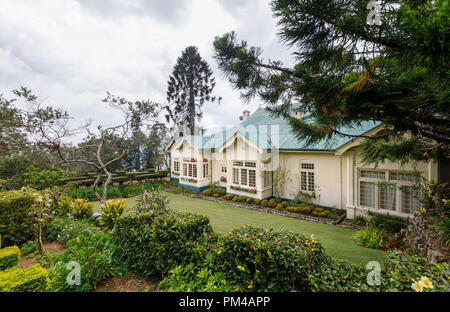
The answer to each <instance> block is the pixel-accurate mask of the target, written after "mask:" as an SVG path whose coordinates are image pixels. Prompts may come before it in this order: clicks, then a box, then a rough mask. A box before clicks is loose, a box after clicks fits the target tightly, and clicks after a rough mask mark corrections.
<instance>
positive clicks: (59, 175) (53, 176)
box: [23, 167, 70, 190]
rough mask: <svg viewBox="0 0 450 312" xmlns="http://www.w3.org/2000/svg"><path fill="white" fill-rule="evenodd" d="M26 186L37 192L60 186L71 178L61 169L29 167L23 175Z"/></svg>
mask: <svg viewBox="0 0 450 312" xmlns="http://www.w3.org/2000/svg"><path fill="white" fill-rule="evenodd" d="M23 176H24V183H25V185H27V186H29V187H31V188H34V189H36V190H43V189H46V188H49V187H52V186H56V185H60V184H61V182H62V181H63V180H64V179H65V178H67V177H68V176H70V174H67V173H66V172H65V171H64V170H63V169H61V168H52V169H39V168H36V167H29V168H28V169H27V172H25V173H24V174H23Z"/></svg>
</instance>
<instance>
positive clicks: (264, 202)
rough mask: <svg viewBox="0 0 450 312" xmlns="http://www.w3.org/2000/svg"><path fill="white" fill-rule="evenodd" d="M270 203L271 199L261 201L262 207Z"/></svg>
mask: <svg viewBox="0 0 450 312" xmlns="http://www.w3.org/2000/svg"><path fill="white" fill-rule="evenodd" d="M268 205H269V201H268V200H267V199H263V200H262V201H261V206H262V207H267V206H268Z"/></svg>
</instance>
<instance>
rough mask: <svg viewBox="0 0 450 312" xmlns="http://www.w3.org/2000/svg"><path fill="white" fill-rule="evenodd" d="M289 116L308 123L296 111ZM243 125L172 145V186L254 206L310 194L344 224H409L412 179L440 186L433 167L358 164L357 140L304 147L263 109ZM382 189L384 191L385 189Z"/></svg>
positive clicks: (371, 130)
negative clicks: (342, 213)
mask: <svg viewBox="0 0 450 312" xmlns="http://www.w3.org/2000/svg"><path fill="white" fill-rule="evenodd" d="M293 114H295V117H296V118H307V117H305V116H302V114H301V112H299V111H294V112H293ZM242 119H243V121H242V122H241V123H240V124H239V125H237V126H235V127H234V128H232V129H227V130H223V131H219V132H218V133H215V134H213V135H209V136H198V135H185V136H180V137H175V138H173V139H172V140H171V142H170V143H169V145H168V146H167V150H168V151H169V152H170V157H171V179H173V180H179V183H180V185H181V186H184V187H185V188H189V189H191V190H195V191H202V190H203V189H205V188H208V186H209V185H211V184H213V183H215V184H217V185H218V186H219V187H222V188H224V189H226V191H227V193H232V194H236V195H245V196H249V197H254V198H259V199H264V198H270V197H272V196H275V195H278V196H279V197H281V198H285V199H293V198H294V197H295V196H296V195H297V194H298V193H299V192H303V193H307V194H310V195H313V194H314V196H315V203H316V204H318V205H321V206H327V207H335V208H338V209H345V210H346V211H347V217H348V218H353V217H355V216H356V215H366V214H367V213H368V212H369V211H373V212H376V213H378V214H389V215H395V216H399V217H408V216H411V215H412V213H413V212H414V210H415V209H416V208H417V207H418V200H417V198H416V196H414V188H413V185H414V183H415V181H416V179H417V178H416V176H415V173H417V172H418V173H419V174H420V175H422V176H423V177H425V178H426V179H428V180H431V179H438V178H439V171H440V170H439V166H438V164H437V163H436V162H428V163H416V164H412V163H411V164H406V165H403V166H400V165H399V164H397V163H390V162H386V163H383V164H380V165H379V166H378V167H375V166H374V165H365V164H363V163H362V162H361V159H360V158H359V157H358V155H357V153H356V152H355V148H356V147H357V146H358V145H359V144H360V142H361V139H360V138H351V137H346V136H340V137H337V138H335V139H334V140H333V141H332V142H320V143H317V144H315V145H312V146H306V145H305V143H304V142H300V141H299V140H298V139H297V138H296V137H295V136H294V135H293V133H292V132H291V128H290V126H289V124H288V122H287V121H286V120H285V119H284V118H278V117H273V116H271V115H270V114H269V113H268V112H267V111H266V110H265V109H263V108H260V109H258V110H256V111H255V112H254V113H253V114H251V115H250V112H248V111H244V115H243V118H242ZM382 130H383V127H382V125H380V124H377V123H374V122H363V123H362V124H361V126H360V127H359V128H357V129H354V128H349V129H340V131H341V132H343V133H347V134H352V135H364V136H371V135H375V134H376V133H378V132H379V131H382ZM277 170H278V173H280V172H285V178H284V179H281V181H279V180H280V179H277V178H276V177H277ZM278 176H279V175H278ZM274 181H278V182H279V183H274ZM379 182H386V183H387V184H388V185H389V186H388V187H386V186H385V187H382V186H381V185H382V184H380V183H379ZM275 184H276V185H275ZM384 185H386V184H384ZM395 186H397V187H395ZM398 186H402V187H400V188H399V187H398Z"/></svg>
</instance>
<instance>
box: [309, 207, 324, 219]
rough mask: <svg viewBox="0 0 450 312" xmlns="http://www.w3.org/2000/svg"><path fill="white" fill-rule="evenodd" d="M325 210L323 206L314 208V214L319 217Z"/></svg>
mask: <svg viewBox="0 0 450 312" xmlns="http://www.w3.org/2000/svg"><path fill="white" fill-rule="evenodd" d="M323 211H324V209H323V208H320V207H318V208H314V210H313V212H312V214H313V215H315V216H316V217H319V215H320V214H321V213H322V212H323Z"/></svg>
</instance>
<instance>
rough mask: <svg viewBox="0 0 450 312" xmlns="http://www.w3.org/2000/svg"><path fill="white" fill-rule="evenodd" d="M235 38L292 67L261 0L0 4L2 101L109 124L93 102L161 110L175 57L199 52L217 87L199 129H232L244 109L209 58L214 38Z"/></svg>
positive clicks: (25, 0) (11, 0) (101, 106)
mask: <svg viewBox="0 0 450 312" xmlns="http://www.w3.org/2000/svg"><path fill="white" fill-rule="evenodd" d="M232 30H235V31H236V32H237V33H238V36H239V38H240V39H245V40H247V41H248V42H249V44H251V45H256V46H260V47H262V48H263V49H264V51H265V52H264V57H265V58H266V59H267V58H271V59H276V60H281V61H283V62H284V63H285V64H286V65H291V61H292V58H291V56H290V53H289V51H288V50H287V48H286V47H285V46H283V45H282V44H280V42H279V39H278V37H277V36H276V32H277V29H276V20H275V19H274V18H272V12H271V10H270V6H269V1H264V0H78V1H74V0H20V1H18V0H0V93H3V94H4V96H6V97H12V94H11V90H13V89H16V88H19V87H20V86H27V87H29V88H31V89H32V90H33V91H34V92H35V93H36V94H37V95H38V96H39V97H41V99H43V100H45V103H46V104H48V105H52V106H58V107H63V108H64V109H66V110H67V111H68V112H69V113H70V114H71V115H72V116H74V117H75V118H76V119H77V120H78V121H80V122H81V121H83V120H87V119H92V120H93V121H94V123H100V124H104V125H112V124H114V123H115V122H117V121H118V120H119V116H118V115H117V113H115V112H114V111H113V110H112V109H111V108H109V107H108V106H107V105H106V104H105V103H102V102H101V100H102V99H103V98H104V97H105V95H106V92H107V91H109V92H111V93H113V94H115V95H120V96H123V97H125V98H127V99H129V100H133V101H134V100H142V99H150V100H152V101H155V102H161V103H165V102H166V99H165V94H166V89H167V79H168V77H169V75H170V74H171V72H172V68H173V66H174V64H175V61H176V59H177V57H178V56H180V55H181V51H182V50H183V49H184V48H186V47H187V46H189V45H195V46H197V47H198V48H199V51H200V55H201V56H202V57H203V58H204V59H205V60H206V61H207V62H208V63H209V65H210V66H211V68H212V70H213V72H214V75H215V77H216V80H217V86H216V88H215V90H214V93H215V95H217V96H221V97H222V98H223V100H222V102H221V104H220V105H219V104H217V103H206V104H205V105H204V108H203V112H204V118H203V119H202V124H203V126H205V127H206V128H215V127H222V126H231V125H234V124H236V123H237V122H238V118H239V116H240V115H241V113H242V111H243V110H244V109H246V108H247V109H249V110H250V111H251V112H253V111H254V110H255V109H256V108H258V105H259V104H260V103H259V102H258V100H254V101H253V102H251V103H250V104H249V105H247V106H245V104H243V103H242V101H241V100H240V98H239V91H236V90H233V89H232V87H231V86H230V84H229V83H228V82H227V81H226V80H225V79H223V78H222V74H221V73H220V72H219V70H218V68H217V65H216V63H215V61H214V59H213V58H212V42H213V40H214V37H215V36H217V35H222V34H223V33H225V32H229V31H232Z"/></svg>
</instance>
